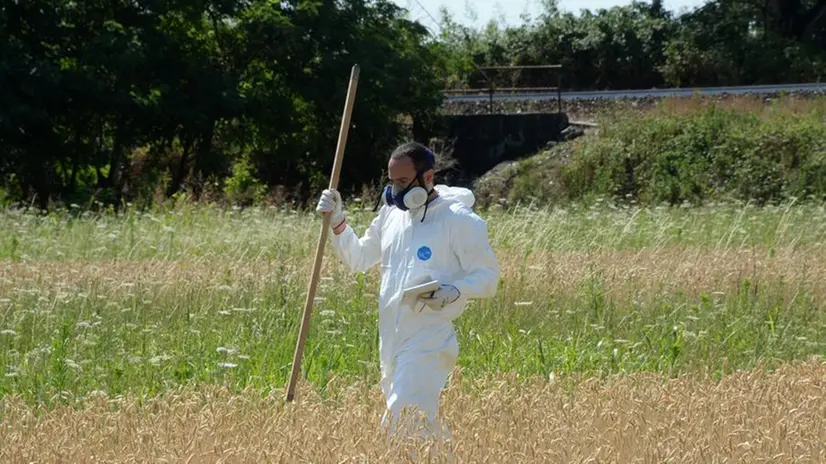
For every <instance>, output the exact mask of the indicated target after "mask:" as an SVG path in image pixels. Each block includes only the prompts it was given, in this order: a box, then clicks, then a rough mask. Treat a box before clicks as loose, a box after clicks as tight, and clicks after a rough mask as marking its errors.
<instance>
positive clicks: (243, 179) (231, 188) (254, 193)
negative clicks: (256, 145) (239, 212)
mask: <svg viewBox="0 0 826 464" xmlns="http://www.w3.org/2000/svg"><path fill="white" fill-rule="evenodd" d="M266 193H267V188H266V186H265V185H264V184H262V183H261V181H260V180H259V179H258V178H257V177H255V173H254V172H253V167H252V165H251V164H250V162H249V160H248V159H247V158H246V157H241V158H239V159H238V160H237V161H236V162H235V163H234V164H233V166H232V175H231V176H230V177H229V178H227V180H226V184H225V185H224V194H225V195H226V196H227V200H229V201H230V202H232V203H233V204H237V205H241V206H249V205H251V204H257V203H259V202H260V201H261V200H262V199H263V198H264V195H265V194H266Z"/></svg>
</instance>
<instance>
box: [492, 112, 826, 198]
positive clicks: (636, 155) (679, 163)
mask: <svg viewBox="0 0 826 464" xmlns="http://www.w3.org/2000/svg"><path fill="white" fill-rule="evenodd" d="M824 122H826V118H824V111H823V110H821V109H820V107H818V106H814V107H812V108H810V109H809V110H807V111H806V112H792V111H781V110H777V109H772V108H769V109H767V110H765V111H764V112H762V113H761V112H754V111H743V110H737V109H723V108H720V107H716V106H713V105H712V106H710V107H708V108H705V109H701V110H698V111H694V112H691V113H686V114H676V113H671V114H667V113H665V112H652V113H649V114H645V115H641V116H635V117H627V118H626V117H624V118H615V119H611V120H603V121H600V128H599V132H598V134H597V135H593V136H586V137H583V138H580V139H577V140H575V141H573V142H571V143H570V146H569V147H568V150H569V151H570V160H569V161H567V162H566V163H564V164H563V165H562V166H555V167H554V169H553V172H550V171H549V170H544V171H541V172H538V171H537V170H536V169H530V168H527V167H529V166H533V165H536V159H542V158H544V157H547V156H549V154H548V153H543V154H541V155H540V156H537V157H534V158H531V159H527V160H523V161H521V162H520V165H519V166H520V168H521V167H525V168H527V169H519V171H520V174H519V176H518V177H517V178H516V179H514V180H513V182H512V188H511V190H510V191H509V194H508V195H507V198H508V200H509V201H510V202H516V201H522V202H525V201H529V199H534V200H535V199H536V198H537V197H538V196H540V194H544V198H545V200H546V201H547V202H557V201H562V200H568V201H576V200H584V199H587V198H590V197H607V198H612V199H615V200H619V201H626V200H633V201H635V202H638V203H641V204H662V203H667V204H683V203H686V202H687V203H691V204H702V203H704V202H708V201H726V200H739V201H752V202H754V203H755V204H757V205H765V204H772V203H778V202H781V201H786V200H789V199H792V198H797V199H799V200H812V199H813V200H817V201H823V200H824V199H826V125H824ZM554 150H555V151H559V148H556V149H554ZM549 153H552V152H549ZM528 185H529V186H531V188H527V187H526V186H528Z"/></svg>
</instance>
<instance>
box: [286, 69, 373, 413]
mask: <svg viewBox="0 0 826 464" xmlns="http://www.w3.org/2000/svg"><path fill="white" fill-rule="evenodd" d="M358 79H359V65H354V66H353V69H352V70H351V72H350V85H349V87H348V89H347V100H346V101H345V103H344V114H343V115H342V116H341V128H340V129H339V133H338V145H337V146H336V157H335V160H334V161H333V172H332V174H330V187H329V188H330V189H335V188H338V178H339V173H340V172H341V163H342V161H343V159H344V147H345V146H346V145H347V134H348V132H349V129H350V116H351V114H352V113H353V101H354V100H355V97H356V87H357V86H358ZM329 229H330V214H324V217H323V221H322V224H321V234H320V236H319V237H318V246H317V247H316V252H315V264H314V265H313V275H312V277H311V278H310V285H309V288H308V289H307V300H306V301H305V302H304V317H303V318H302V319H301V330H300V331H299V333H298V342H297V343H296V345H295V355H294V356H293V369H292V373H291V374H290V382H289V384H288V385H287V401H292V400H293V398H294V397H295V386H296V381H297V380H298V373H299V372H300V370H301V355H302V353H303V351H304V342H305V341H306V340H307V332H308V331H309V328H310V313H311V312H312V309H313V300H315V292H316V288H317V286H318V278H319V273H320V272H321V259H322V258H323V257H324V244H325V243H326V242H327V232H328V231H329Z"/></svg>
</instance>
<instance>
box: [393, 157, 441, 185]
mask: <svg viewBox="0 0 826 464" xmlns="http://www.w3.org/2000/svg"><path fill="white" fill-rule="evenodd" d="M387 172H388V174H389V177H390V182H392V183H393V184H394V185H397V186H398V188H400V189H403V188H405V187H407V186H408V185H410V183H411V182H413V181H415V180H416V166H415V165H414V164H413V160H411V159H410V158H409V157H407V156H404V157H401V158H399V159H393V158H390V161H389V162H388V163H387ZM422 180H424V182H425V185H422V187H424V188H425V189H427V190H430V189H431V188H432V185H431V184H432V182H433V170H432V169H431V170H427V171H425V173H424V174H423V175H422ZM413 185H415V184H413Z"/></svg>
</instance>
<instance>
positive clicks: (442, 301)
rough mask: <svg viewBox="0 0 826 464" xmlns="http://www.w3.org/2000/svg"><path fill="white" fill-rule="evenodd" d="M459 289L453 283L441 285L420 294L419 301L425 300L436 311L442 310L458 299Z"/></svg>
mask: <svg viewBox="0 0 826 464" xmlns="http://www.w3.org/2000/svg"><path fill="white" fill-rule="evenodd" d="M459 296H460V293H459V289H458V288H456V287H454V286H453V285H445V284H442V285H439V289H438V290H435V291H433V292H429V293H425V294H424V295H421V296H419V301H421V302H423V303H424V304H426V305H427V306H430V309H432V310H434V311H441V310H442V309H443V308H444V307H445V306H447V305H449V304H450V303H453V302H454V301H456V300H458V299H459Z"/></svg>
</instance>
